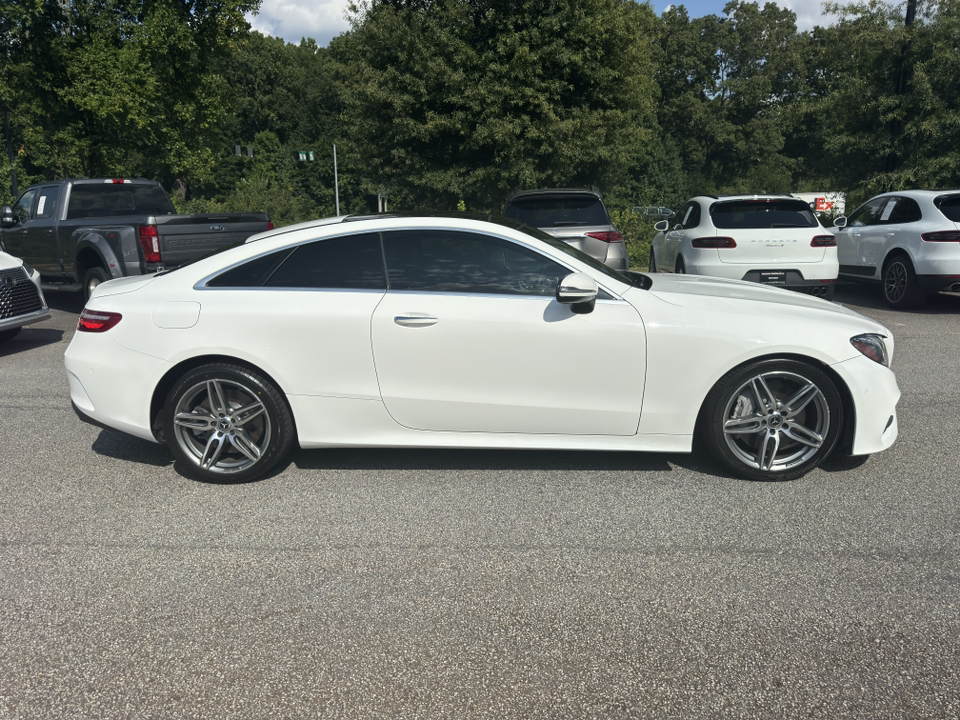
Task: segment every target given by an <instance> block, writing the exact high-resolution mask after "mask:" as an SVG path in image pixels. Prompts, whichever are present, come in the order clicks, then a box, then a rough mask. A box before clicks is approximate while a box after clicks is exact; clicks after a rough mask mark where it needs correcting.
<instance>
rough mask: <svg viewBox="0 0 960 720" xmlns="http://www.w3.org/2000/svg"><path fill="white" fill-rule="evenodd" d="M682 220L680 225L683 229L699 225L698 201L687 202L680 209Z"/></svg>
mask: <svg viewBox="0 0 960 720" xmlns="http://www.w3.org/2000/svg"><path fill="white" fill-rule="evenodd" d="M680 215H681V216H682V217H683V220H681V221H680V227H682V228H683V229H684V230H690V229H691V228H695V227H700V203H697V202H691V203H687V207H685V208H683V210H681V211H680Z"/></svg>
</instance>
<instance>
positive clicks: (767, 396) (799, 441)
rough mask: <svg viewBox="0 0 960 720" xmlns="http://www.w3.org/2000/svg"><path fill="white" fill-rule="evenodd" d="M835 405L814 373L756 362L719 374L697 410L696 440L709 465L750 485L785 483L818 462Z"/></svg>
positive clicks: (829, 440)
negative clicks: (713, 461)
mask: <svg viewBox="0 0 960 720" xmlns="http://www.w3.org/2000/svg"><path fill="white" fill-rule="evenodd" d="M842 425H843V404H842V402H841V400H840V394H839V392H838V391H837V388H836V385H834V383H833V381H832V380H831V379H830V378H829V377H828V376H827V375H826V374H825V373H824V372H822V371H821V370H818V369H817V368H815V367H813V366H812V365H807V364H806V363H802V362H798V361H795V360H762V361H758V362H754V363H751V364H749V365H746V366H745V367H742V368H738V369H735V370H732V371H731V372H729V373H727V375H725V376H724V377H723V378H721V379H720V381H719V382H718V383H717V384H716V385H715V386H714V388H713V389H712V390H711V391H710V394H709V395H708V396H707V400H706V402H705V404H704V413H703V415H702V416H701V425H700V432H701V434H702V439H703V440H704V441H705V442H706V444H707V446H708V447H709V448H710V450H711V451H712V452H713V454H714V455H715V457H716V458H717V459H718V460H719V461H720V462H721V463H723V464H724V465H726V466H727V467H728V468H729V469H731V470H732V471H733V472H734V473H736V474H737V475H740V476H742V477H746V478H748V479H751V480H793V479H795V478H798V477H800V476H802V475H804V474H805V473H807V472H809V471H810V470H812V469H813V468H815V467H816V466H817V465H819V464H820V463H821V462H822V461H823V460H824V458H826V457H827V456H828V455H829V454H830V453H831V451H832V450H833V448H834V447H835V445H836V443H837V439H838V438H839V437H840V431H841V428H842Z"/></svg>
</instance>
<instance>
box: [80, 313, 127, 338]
mask: <svg viewBox="0 0 960 720" xmlns="http://www.w3.org/2000/svg"><path fill="white" fill-rule="evenodd" d="M122 317H123V315H121V314H120V313H115V312H106V311H103V310H87V309H86V308H84V309H83V312H82V313H80V321H79V322H78V323H77V330H79V331H80V332H106V331H107V330H109V329H110V328H112V327H113V326H114V325H116V324H117V323H118V322H120V320H121V318H122Z"/></svg>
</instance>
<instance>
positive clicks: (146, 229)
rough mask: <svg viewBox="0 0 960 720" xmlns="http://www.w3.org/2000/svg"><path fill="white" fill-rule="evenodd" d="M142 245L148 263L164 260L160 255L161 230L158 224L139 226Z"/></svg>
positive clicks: (144, 257)
mask: <svg viewBox="0 0 960 720" xmlns="http://www.w3.org/2000/svg"><path fill="white" fill-rule="evenodd" d="M138 239H139V240H140V247H141V248H143V260H144V262H148V263H158V262H162V258H161V257H160V232H159V231H158V230H157V226H156V225H141V226H140V227H139V228H138Z"/></svg>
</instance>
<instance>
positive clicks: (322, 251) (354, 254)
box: [264, 233, 387, 290]
mask: <svg viewBox="0 0 960 720" xmlns="http://www.w3.org/2000/svg"><path fill="white" fill-rule="evenodd" d="M264 285H265V287H284V288H331V289H343V288H346V289H356V290H386V289H387V282H386V279H385V277H384V274H383V253H382V251H381V249H380V236H379V234H378V233H364V234H362V235H345V236H342V237H335V238H329V239H327V240H318V241H317V242H312V243H308V244H306V245H301V246H300V247H298V248H297V249H296V250H294V251H293V253H292V254H291V255H290V256H289V257H287V258H286V259H285V260H284V261H283V263H282V264H281V265H280V267H279V268H277V269H276V270H275V271H274V272H273V273H272V274H270V276H269V277H268V278H267V280H266V282H265V283H264Z"/></svg>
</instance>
